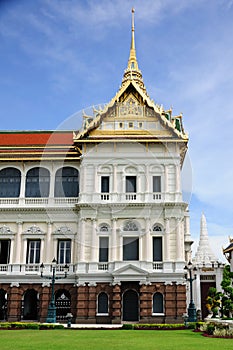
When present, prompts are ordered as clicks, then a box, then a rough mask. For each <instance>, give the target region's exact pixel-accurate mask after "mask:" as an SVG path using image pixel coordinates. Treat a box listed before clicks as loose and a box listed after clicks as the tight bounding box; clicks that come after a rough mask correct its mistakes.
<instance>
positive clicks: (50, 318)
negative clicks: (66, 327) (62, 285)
mask: <svg viewBox="0 0 233 350" xmlns="http://www.w3.org/2000/svg"><path fill="white" fill-rule="evenodd" d="M56 268H57V261H56V259H55V258H53V261H52V275H51V276H44V274H43V272H44V264H43V263H42V264H41V265H40V275H41V277H42V278H46V279H49V280H51V281H52V294H51V300H50V303H49V307H48V313H47V318H46V322H47V323H56V305H55V294H54V284H55V281H56V280H60V279H62V278H66V277H67V273H68V270H69V266H68V265H67V264H65V266H64V276H56Z"/></svg>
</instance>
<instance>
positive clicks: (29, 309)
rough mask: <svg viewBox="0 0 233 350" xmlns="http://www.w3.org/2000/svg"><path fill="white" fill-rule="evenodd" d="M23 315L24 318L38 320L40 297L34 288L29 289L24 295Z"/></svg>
mask: <svg viewBox="0 0 233 350" xmlns="http://www.w3.org/2000/svg"><path fill="white" fill-rule="evenodd" d="M22 315H23V319H24V320H33V321H34V320H37V318H38V298H37V292H36V291H35V290H34V289H28V290H27V291H26V292H25V294H24V297H23V303H22Z"/></svg>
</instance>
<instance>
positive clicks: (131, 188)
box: [126, 176, 137, 193]
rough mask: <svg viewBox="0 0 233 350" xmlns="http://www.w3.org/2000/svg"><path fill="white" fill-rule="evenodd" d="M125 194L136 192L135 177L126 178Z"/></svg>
mask: <svg viewBox="0 0 233 350" xmlns="http://www.w3.org/2000/svg"><path fill="white" fill-rule="evenodd" d="M126 192H133V193H136V192H137V177H136V176H126Z"/></svg>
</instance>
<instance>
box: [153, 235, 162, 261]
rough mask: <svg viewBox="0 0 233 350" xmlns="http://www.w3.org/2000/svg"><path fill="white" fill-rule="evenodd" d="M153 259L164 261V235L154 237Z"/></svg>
mask: <svg viewBox="0 0 233 350" xmlns="http://www.w3.org/2000/svg"><path fill="white" fill-rule="evenodd" d="M153 261H163V251H162V237H153Z"/></svg>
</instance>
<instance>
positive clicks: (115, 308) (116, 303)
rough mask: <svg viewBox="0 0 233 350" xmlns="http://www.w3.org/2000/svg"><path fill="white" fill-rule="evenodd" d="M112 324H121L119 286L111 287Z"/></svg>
mask: <svg viewBox="0 0 233 350" xmlns="http://www.w3.org/2000/svg"><path fill="white" fill-rule="evenodd" d="M112 299H113V300H112V323H113V324H118V323H121V309H122V305H121V287H120V284H115V285H114V286H113V297H112Z"/></svg>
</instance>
